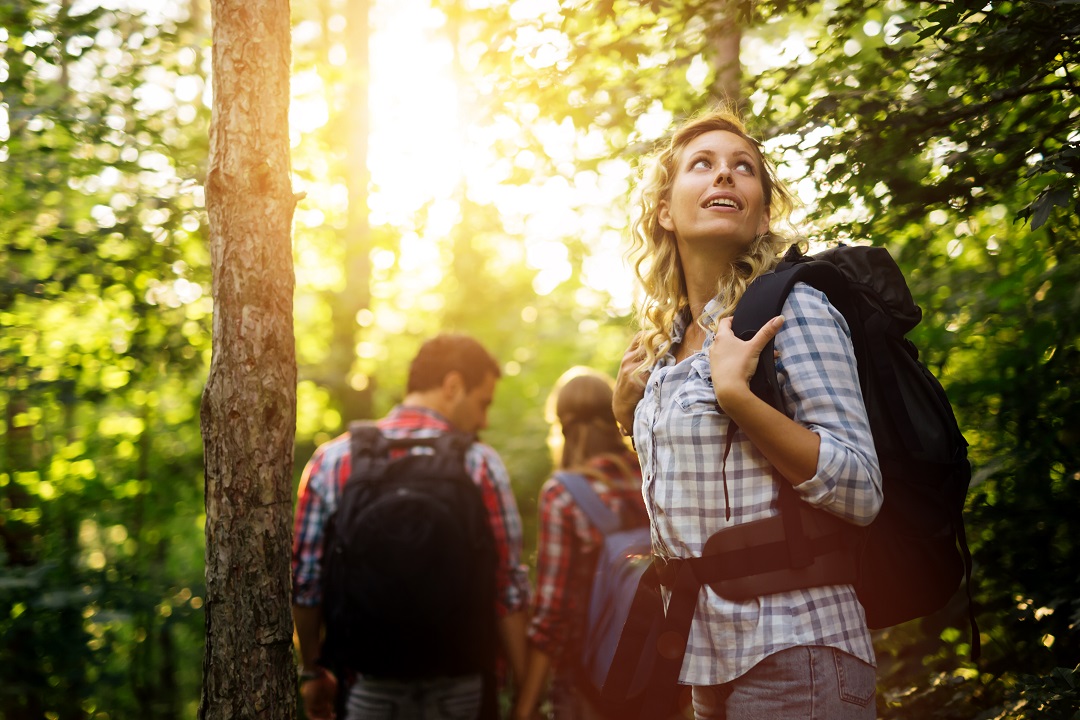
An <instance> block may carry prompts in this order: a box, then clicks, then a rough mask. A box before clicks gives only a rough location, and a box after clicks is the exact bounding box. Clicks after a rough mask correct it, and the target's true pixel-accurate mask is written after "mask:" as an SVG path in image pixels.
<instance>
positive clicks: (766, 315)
mask: <svg viewBox="0 0 1080 720" xmlns="http://www.w3.org/2000/svg"><path fill="white" fill-rule="evenodd" d="M797 282H804V283H806V284H808V285H810V286H812V287H814V288H817V289H818V290H820V291H821V292H823V293H825V296H826V297H828V298H829V302H830V303H832V305H833V306H834V307H836V309H837V310H838V311H839V312H840V313H841V314H842V315H843V316H844V317H845V318H847V319H848V326H849V328H851V329H852V332H855V331H856V330H855V319H856V318H857V317H858V316H857V315H856V314H855V308H854V295H853V293H852V291H851V288H850V286H849V285H848V281H847V279H846V278H845V277H844V275H843V273H841V272H840V270H839V268H837V267H836V265H834V264H832V263H831V262H825V261H814V260H810V259H806V258H800V259H798V260H795V261H792V260H784V261H783V262H781V263H780V264H779V265H778V266H777V267H776V269H775V270H773V271H772V272H769V273H766V274H764V275H761V276H759V277H758V278H756V279H755V280H754V281H753V282H752V283H750V285H749V286H748V287H747V288H746V292H745V293H743V296H742V298H741V299H740V300H739V304H738V306H736V308H735V314H734V316H733V317H732V321H731V330H732V332H733V333H734V334H735V335H736V337H738V338H740V339H742V340H749V339H750V338H752V337H753V336H754V335H755V334H756V333H757V331H758V330H760V329H761V327H762V326H763V325H764V324H765V323H766V322H768V321H769V320H770V319H772V318H773V317H776V316H777V315H779V314H780V313H781V311H782V310H783V309H784V303H785V302H787V297H788V295H789V294H791V289H792V288H793V287H795V283H797ZM773 349H774V343H773V341H771V340H770V341H769V344H768V345H767V346H766V347H765V349H764V350H762V352H761V360H760V361H759V362H758V367H757V371H756V372H755V373H754V376H753V377H752V378H751V379H750V389H751V390H753V391H754V394H755V395H757V396H758V397H760V398H762V399H763V400H765V401H766V402H768V403H769V404H770V405H772V406H773V407H775V408H777V409H779V410H782V409H783V408H782V407H781V405H780V387H779V384H778V382H777V379H776V362H775V360H774V358H773Z"/></svg>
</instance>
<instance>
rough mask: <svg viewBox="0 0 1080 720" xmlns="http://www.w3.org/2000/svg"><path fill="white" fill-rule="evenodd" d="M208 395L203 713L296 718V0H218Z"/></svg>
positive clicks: (214, 12)
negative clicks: (292, 597)
mask: <svg viewBox="0 0 1080 720" xmlns="http://www.w3.org/2000/svg"><path fill="white" fill-rule="evenodd" d="M211 19H212V23H213V31H212V42H213V47H212V53H213V83H214V85H213V91H214V102H213V119H212V121H211V124H210V163H209V171H208V173H207V183H206V184H207V186H206V206H207V213H208V216H209V221H210V222H209V229H210V256H211V269H212V272H213V297H214V330H213V346H214V350H213V357H212V360H211V364H210V376H209V378H208V380H207V384H206V388H205V390H204V392H203V401H202V434H203V446H204V452H205V464H206V610H205V612H206V651H205V655H204V657H203V688H202V699H201V702H200V705H199V717H200V718H202V719H208V718H229V719H230V720H238V719H242V718H256V717H258V718H274V720H277V719H279V718H285V719H287V720H288V719H291V718H295V717H296V669H295V663H294V660H293V655H292V619H291V615H290V605H289V583H290V575H289V558H290V547H291V535H292V528H291V516H292V460H293V440H294V434H295V426H296V354H295V347H294V338H293V327H292V323H293V313H292V302H293V285H294V278H293V269H292V249H291V238H290V227H291V224H292V215H293V209H294V207H295V204H296V198H295V197H294V196H293V194H292V190H291V186H290V179H289V169H290V168H289V137H288V105H289V63H290V52H291V50H290V32H289V3H288V0H262V1H261V2H252V0H213V1H212V3H211Z"/></svg>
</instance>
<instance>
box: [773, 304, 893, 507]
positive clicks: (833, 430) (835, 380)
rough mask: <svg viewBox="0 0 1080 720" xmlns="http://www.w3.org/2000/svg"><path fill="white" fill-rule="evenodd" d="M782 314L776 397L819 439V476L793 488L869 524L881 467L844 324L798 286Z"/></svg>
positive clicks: (832, 310) (878, 497) (805, 497)
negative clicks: (778, 394)
mask: <svg viewBox="0 0 1080 720" xmlns="http://www.w3.org/2000/svg"><path fill="white" fill-rule="evenodd" d="M783 315H784V325H783V326H782V328H781V330H780V332H779V333H778V334H777V336H776V343H775V344H776V349H777V351H778V352H779V357H778V358H777V360H776V369H777V375H778V378H779V380H780V391H781V397H782V398H783V402H784V405H785V409H786V411H787V413H788V415H789V416H790V417H792V418H794V419H795V420H796V421H797V422H799V423H800V424H802V425H804V426H805V427H807V428H809V429H810V430H811V431H813V432H814V433H816V434H817V435H818V437H819V438H820V439H821V445H820V449H819V453H818V464H817V472H816V473H815V474H814V476H813V477H812V478H810V479H809V480H807V481H806V482H803V483H801V484H800V485H798V486H796V490H797V491H798V493H799V495H800V496H801V497H802V499H803V500H805V501H806V502H808V503H810V504H811V505H815V506H817V507H820V508H821V509H823V510H826V511H828V512H830V513H832V514H834V515H837V516H838V517H841V518H843V519H845V520H847V521H849V522H851V523H854V524H856V525H867V524H869V523H870V522H871V521H873V519H874V518H875V517H876V516H877V513H878V510H879V509H880V508H881V502H882V489H881V470H880V467H879V464H878V457H877V452H876V451H875V449H874V439H873V436H872V434H871V432H870V423H869V420H868V419H867V415H866V406H865V403H864V401H863V395H862V390H861V388H860V386H859V375H858V369H857V367H856V364H855V354H854V350H853V349H852V345H851V338H850V331H849V329H848V325H847V322H846V321H845V319H844V317H843V315H841V314H840V312H839V311H837V310H836V308H834V307H833V306H832V305H831V304H830V303H829V301H828V299H827V298H826V297H825V295H824V294H822V293H821V292H820V291H818V290H816V289H814V288H811V287H810V286H808V285H805V284H803V283H797V284H796V285H795V288H794V289H793V290H792V292H791V294H790V295H789V296H788V299H787V302H786V303H785V305H784V310H783Z"/></svg>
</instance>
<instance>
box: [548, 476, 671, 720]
mask: <svg viewBox="0 0 1080 720" xmlns="http://www.w3.org/2000/svg"><path fill="white" fill-rule="evenodd" d="M555 479H556V480H558V481H559V482H560V483H562V485H563V486H564V487H565V488H566V489H567V491H568V492H569V493H570V496H571V497H572V498H573V499H574V502H575V503H576V504H577V506H578V507H579V508H581V510H582V512H584V513H585V516H586V517H587V518H588V519H589V523H590V524H591V525H592V526H593V527H595V528H596V529H597V530H599V531H600V533H601V534H602V535H603V536H604V544H603V546H602V547H601V549H600V554H599V557H598V558H597V561H596V571H595V573H594V575H593V582H592V589H591V592H590V594H589V605H588V616H587V617H588V624H587V627H586V629H585V636H584V638H583V643H582V654H581V658H580V665H581V669H582V674H583V675H584V677H583V678H582V680H584V681H585V682H584V683H579V687H581V686H582V685H584V687H582V689H583V690H584V691H585V693H586V694H587V695H588V696H589V697H590V699H592V700H593V702H594V703H596V705H597V706H598V707H599V708H600V709H601V710H603V711H604V712H605V713H607V714H610V715H611V716H612V717H620V718H631V717H636V716H638V714H639V712H640V710H641V708H642V706H643V700H644V699H645V697H646V695H655V694H660V695H662V696H664V697H665V701H664V702H663V703H661V705H667V706H669V707H672V708H674V703H675V701H676V693H677V685H676V684H675V683H669V685H670V687H667V688H658V687H656V686H655V683H653V682H652V681H653V668H654V665H655V659H656V657H657V655H656V652H655V650H654V649H655V648H656V645H657V641H658V639H659V636H660V632H661V627H662V625H663V620H664V606H663V600H662V599H661V597H660V585H659V578H658V577H657V575H656V570H655V569H654V568H653V565H652V540H651V538H650V536H649V527H648V526H647V525H645V526H636V527H626V528H624V527H622V523H621V522H620V519H619V518H618V516H616V515H615V513H613V512H612V511H611V510H610V509H609V508H608V507H607V506H606V505H605V504H604V502H603V501H602V500H601V499H600V496H599V495H597V494H596V492H595V491H594V490H593V489H592V486H591V485H590V483H589V480H588V479H587V478H586V477H585V476H583V475H579V474H576V473H566V472H560V473H556V475H555ZM616 651H618V658H619V659H618V660H617V661H616ZM653 720H656V718H654V719H653Z"/></svg>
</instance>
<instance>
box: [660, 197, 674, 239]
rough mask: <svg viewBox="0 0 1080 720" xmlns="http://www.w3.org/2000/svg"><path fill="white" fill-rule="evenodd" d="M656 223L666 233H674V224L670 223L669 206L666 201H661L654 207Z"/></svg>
mask: <svg viewBox="0 0 1080 720" xmlns="http://www.w3.org/2000/svg"><path fill="white" fill-rule="evenodd" d="M656 221H657V222H658V223H660V227H662V228H664V229H665V230H667V231H668V232H675V223H673V222H672V221H671V204H670V203H669V202H668V201H667V200H661V201H660V204H659V205H657V206H656Z"/></svg>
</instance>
